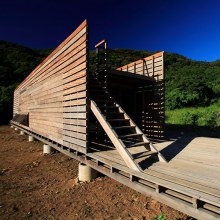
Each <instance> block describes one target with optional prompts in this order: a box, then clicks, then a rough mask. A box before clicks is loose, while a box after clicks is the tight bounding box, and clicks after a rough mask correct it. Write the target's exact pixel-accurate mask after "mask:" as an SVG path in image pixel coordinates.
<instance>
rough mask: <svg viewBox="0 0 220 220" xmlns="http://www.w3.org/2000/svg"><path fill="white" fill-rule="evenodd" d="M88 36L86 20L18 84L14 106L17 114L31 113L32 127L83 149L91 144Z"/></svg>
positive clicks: (30, 122)
mask: <svg viewBox="0 0 220 220" xmlns="http://www.w3.org/2000/svg"><path fill="white" fill-rule="evenodd" d="M87 39H88V28H87V21H86V20H85V21H84V22H83V23H82V24H81V25H80V26H79V27H78V28H77V29H76V30H75V31H74V32H73V33H72V34H71V35H70V36H69V37H68V38H67V39H66V40H64V41H63V42H62V43H61V44H60V45H59V46H58V47H57V48H56V49H55V50H54V51H53V52H52V53H51V54H50V55H49V56H48V57H47V58H46V59H45V60H44V61H43V62H42V63H41V64H39V65H38V66H37V67H36V68H35V69H34V70H33V71H32V72H31V73H30V75H28V76H27V77H26V79H25V80H24V81H23V82H22V83H21V84H20V85H19V86H18V87H17V88H16V90H15V92H14V107H13V109H14V115H15V114H27V113H28V114H29V129H33V130H34V131H35V132H36V133H39V134H42V135H44V136H45V137H50V139H51V140H59V142H58V143H62V144H63V145H64V146H65V145H66V146H68V147H69V146H72V147H74V146H78V147H77V149H81V151H83V152H84V151H85V150H84V148H85V147H86V145H87V135H86V131H87V130H86V128H87V120H86V117H87V69H88V68H87V55H88V40H87ZM73 131H74V132H73ZM79 151H80V150H79Z"/></svg>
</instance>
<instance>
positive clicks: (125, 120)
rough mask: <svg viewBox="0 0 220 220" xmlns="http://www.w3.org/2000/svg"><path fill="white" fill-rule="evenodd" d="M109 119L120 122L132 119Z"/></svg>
mask: <svg viewBox="0 0 220 220" xmlns="http://www.w3.org/2000/svg"><path fill="white" fill-rule="evenodd" d="M108 121H111V122H120V121H130V119H125V118H121V119H118V118H114V119H108Z"/></svg>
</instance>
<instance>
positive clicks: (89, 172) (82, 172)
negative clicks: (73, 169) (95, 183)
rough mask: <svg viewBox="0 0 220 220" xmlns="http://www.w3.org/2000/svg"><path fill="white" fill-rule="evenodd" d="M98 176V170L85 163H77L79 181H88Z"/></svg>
mask: <svg viewBox="0 0 220 220" xmlns="http://www.w3.org/2000/svg"><path fill="white" fill-rule="evenodd" d="M97 176H98V171H96V170H94V169H92V168H91V167H89V166H87V165H85V164H84V163H80V164H79V174H78V177H79V181H81V182H89V181H91V180H93V179H95V178H96V177H97Z"/></svg>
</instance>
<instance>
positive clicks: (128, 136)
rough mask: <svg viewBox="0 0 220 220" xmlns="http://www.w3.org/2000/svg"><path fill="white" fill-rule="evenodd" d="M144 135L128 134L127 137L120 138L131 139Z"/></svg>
mask: <svg viewBox="0 0 220 220" xmlns="http://www.w3.org/2000/svg"><path fill="white" fill-rule="evenodd" d="M142 135H143V134H126V135H122V136H120V138H130V137H138V136H139V137H140V136H142Z"/></svg>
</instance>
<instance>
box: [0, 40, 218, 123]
mask: <svg viewBox="0 0 220 220" xmlns="http://www.w3.org/2000/svg"><path fill="white" fill-rule="evenodd" d="M51 51H52V49H48V50H33V49H30V48H27V47H24V46H21V45H17V44H14V43H9V42H6V41H0V123H3V122H4V123H7V122H8V121H9V120H10V119H11V117H12V105H13V90H14V89H15V87H16V86H17V85H18V84H19V83H20V82H22V80H23V79H24V78H25V77H26V76H27V75H28V74H29V73H30V72H31V71H32V70H33V69H34V68H35V67H36V66H37V65H38V64H39V63H40V62H41V61H42V60H43V59H44V58H45V57H46V56H47V55H48V54H50V53H51ZM151 54H152V53H151V52H147V51H135V50H130V49H116V50H111V51H110V52H109V54H108V62H109V66H111V67H112V68H117V67H119V66H123V65H125V64H127V63H129V62H132V61H135V60H138V59H141V58H143V57H146V56H149V55H151ZM94 68H95V51H91V52H90V69H91V70H94ZM165 71H166V107H167V109H175V108H182V107H189V106H207V105H210V104H211V103H214V102H216V101H217V100H218V98H219V97H220V60H219V61H215V62H200V61H193V60H190V59H188V58H186V57H184V56H181V55H179V54H174V53H165Z"/></svg>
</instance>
